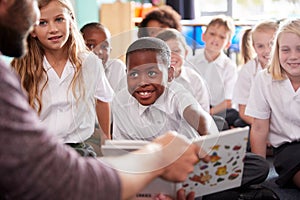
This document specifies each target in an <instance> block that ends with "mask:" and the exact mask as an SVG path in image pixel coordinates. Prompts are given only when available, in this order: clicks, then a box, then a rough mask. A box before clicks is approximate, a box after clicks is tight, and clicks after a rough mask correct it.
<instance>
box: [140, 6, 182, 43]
mask: <svg viewBox="0 0 300 200" xmlns="http://www.w3.org/2000/svg"><path fill="white" fill-rule="evenodd" d="M151 20H155V21H158V22H159V23H161V24H163V25H165V26H167V27H168V28H174V29H177V30H178V31H181V29H182V26H181V23H180V20H181V16H180V15H179V14H178V13H177V12H176V11H175V10H174V9H173V8H172V7H170V6H167V5H165V6H161V7H159V8H157V9H155V10H152V11H150V12H149V13H148V14H147V15H146V16H145V18H144V19H143V20H142V22H141V23H140V25H139V30H138V37H139V38H140V37H148V36H149V34H148V32H147V29H146V27H147V25H148V22H149V21H151Z"/></svg>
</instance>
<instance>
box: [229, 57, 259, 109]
mask: <svg viewBox="0 0 300 200" xmlns="http://www.w3.org/2000/svg"><path fill="white" fill-rule="evenodd" d="M261 70H262V67H261V64H260V63H259V62H258V60H257V58H255V59H252V60H250V61H249V62H247V63H246V64H244V65H243V66H242V68H241V69H240V71H239V74H238V79H237V81H236V84H235V87H234V91H233V98H232V101H233V102H234V103H236V104H242V105H246V104H247V102H248V98H249V95H250V90H251V86H252V84H253V81H254V78H255V76H256V75H257V73H258V72H259V71H261Z"/></svg>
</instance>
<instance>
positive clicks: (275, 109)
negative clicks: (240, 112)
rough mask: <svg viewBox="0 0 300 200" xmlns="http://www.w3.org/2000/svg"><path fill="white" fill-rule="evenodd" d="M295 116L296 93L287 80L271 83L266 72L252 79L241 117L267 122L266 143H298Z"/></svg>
mask: <svg viewBox="0 0 300 200" xmlns="http://www.w3.org/2000/svg"><path fill="white" fill-rule="evenodd" d="M299 112H300V89H298V90H297V91H296V92H295V90H294V88H293V86H292V84H291V82H290V80H289V79H285V80H282V81H276V80H273V79H272V76H271V74H270V73H268V72H267V69H264V70H261V71H260V72H259V73H258V74H257V75H256V77H255V80H254V82H253V86H252V88H251V92H250V97H249V101H248V104H247V106H246V111H245V114H246V115H249V116H251V117H255V118H258V119H270V132H269V141H270V143H271V144H272V146H274V147H278V146H280V145H281V144H283V143H285V142H293V141H299V140H300V134H299V131H300V117H299ZM257 134H259V133H257Z"/></svg>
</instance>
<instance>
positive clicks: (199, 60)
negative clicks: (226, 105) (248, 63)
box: [190, 49, 237, 106]
mask: <svg viewBox="0 0 300 200" xmlns="http://www.w3.org/2000/svg"><path fill="white" fill-rule="evenodd" d="M190 62H191V63H192V67H193V69H194V70H195V71H196V72H198V73H199V74H200V75H201V76H202V77H203V78H204V80H205V81H206V82H207V85H208V88H209V93H210V95H211V100H210V103H211V105H212V106H215V105H218V104H219V103H221V102H223V101H224V100H226V99H230V100H231V99H232V96H233V89H234V85H235V82H236V80H237V67H236V64H235V63H234V62H233V61H232V60H231V59H230V58H229V57H228V56H227V55H226V54H225V53H223V52H221V54H220V55H219V57H218V58H217V59H216V60H214V61H212V62H208V61H207V60H206V58H205V55H204V49H199V50H198V51H197V52H196V54H195V56H194V57H193V59H192V60H191V61H190Z"/></svg>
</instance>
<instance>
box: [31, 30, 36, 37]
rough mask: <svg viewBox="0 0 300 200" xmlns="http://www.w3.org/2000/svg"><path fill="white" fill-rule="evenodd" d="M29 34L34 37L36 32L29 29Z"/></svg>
mask: <svg viewBox="0 0 300 200" xmlns="http://www.w3.org/2000/svg"><path fill="white" fill-rule="evenodd" d="M30 35H31V37H33V38H35V37H36V33H35V31H34V30H33V31H31V33H30Z"/></svg>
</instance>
